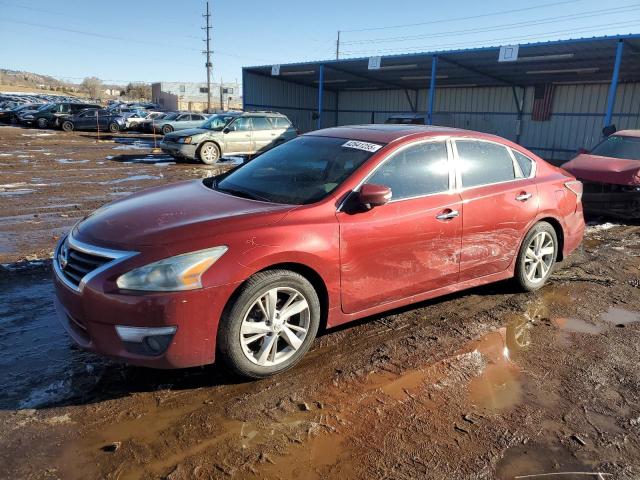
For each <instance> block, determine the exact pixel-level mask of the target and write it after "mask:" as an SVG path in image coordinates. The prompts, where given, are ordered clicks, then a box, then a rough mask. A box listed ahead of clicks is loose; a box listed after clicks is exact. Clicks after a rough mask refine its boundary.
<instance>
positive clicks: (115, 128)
mask: <svg viewBox="0 0 640 480" xmlns="http://www.w3.org/2000/svg"><path fill="white" fill-rule="evenodd" d="M109 131H110V132H111V133H118V132H119V131H120V125H118V124H117V123H115V122H112V123H110V124H109Z"/></svg>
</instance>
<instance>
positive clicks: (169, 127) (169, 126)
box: [162, 125, 173, 135]
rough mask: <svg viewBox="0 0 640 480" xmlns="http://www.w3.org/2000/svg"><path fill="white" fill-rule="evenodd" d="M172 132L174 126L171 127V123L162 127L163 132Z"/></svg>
mask: <svg viewBox="0 0 640 480" xmlns="http://www.w3.org/2000/svg"><path fill="white" fill-rule="evenodd" d="M171 132H173V127H171V125H165V126H164V127H162V133H164V134H165V135H166V134H167V133H171Z"/></svg>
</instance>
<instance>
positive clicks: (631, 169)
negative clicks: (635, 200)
mask: <svg viewBox="0 0 640 480" xmlns="http://www.w3.org/2000/svg"><path fill="white" fill-rule="evenodd" d="M562 168H564V169H565V170H566V171H568V172H569V173H571V174H572V175H574V176H575V177H576V178H577V179H578V180H588V181H591V182H598V183H613V184H616V185H639V184H640V160H627V159H623V158H611V157H601V156H598V155H591V154H588V153H582V154H580V155H578V156H577V157H576V158H574V159H573V160H571V161H570V162H567V163H565V164H564V165H562Z"/></svg>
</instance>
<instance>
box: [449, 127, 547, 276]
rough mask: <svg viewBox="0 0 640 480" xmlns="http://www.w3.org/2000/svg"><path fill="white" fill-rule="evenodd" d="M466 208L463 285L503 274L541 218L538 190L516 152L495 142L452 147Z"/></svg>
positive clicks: (458, 142) (474, 141)
mask: <svg viewBox="0 0 640 480" xmlns="http://www.w3.org/2000/svg"><path fill="white" fill-rule="evenodd" d="M453 146H454V147H455V148H454V154H455V157H456V165H457V182H458V185H459V187H460V194H461V196H462V202H463V205H464V206H463V214H464V218H463V222H462V251H461V257H460V281H461V282H464V281H466V280H471V279H474V278H479V277H483V276H485V275H490V274H494V273H499V272H504V271H505V270H506V269H507V268H509V265H510V264H511V262H512V261H513V260H514V258H515V256H516V255H517V253H518V248H519V246H520V242H521V241H522V238H523V237H524V235H525V233H526V231H525V230H526V228H527V226H528V225H529V224H530V223H531V222H532V221H533V219H534V218H535V217H536V215H537V213H538V203H539V202H538V190H537V187H536V184H535V181H534V179H533V178H525V176H524V175H523V173H522V171H521V168H520V166H519V165H518V163H517V162H516V160H515V159H514V157H513V155H512V154H511V149H509V148H507V147H506V146H504V145H502V144H500V143H497V142H492V141H487V140H479V139H456V140H455V141H454V142H453Z"/></svg>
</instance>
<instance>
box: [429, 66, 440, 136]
mask: <svg viewBox="0 0 640 480" xmlns="http://www.w3.org/2000/svg"><path fill="white" fill-rule="evenodd" d="M437 71H438V56H437V55H433V56H432V57H431V81H430V82H429V107H428V110H427V125H433V102H434V101H435V99H436V73H437Z"/></svg>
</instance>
